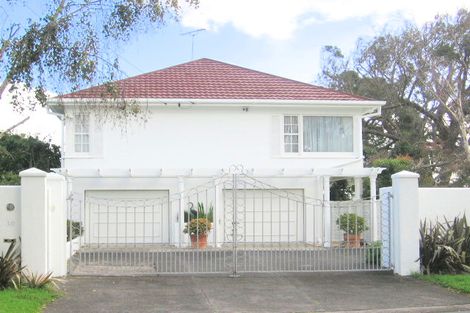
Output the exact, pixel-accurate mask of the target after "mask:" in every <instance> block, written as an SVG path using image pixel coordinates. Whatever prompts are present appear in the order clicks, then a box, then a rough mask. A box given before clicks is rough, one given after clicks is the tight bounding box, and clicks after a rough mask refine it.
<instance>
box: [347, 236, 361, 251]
mask: <svg viewBox="0 0 470 313" xmlns="http://www.w3.org/2000/svg"><path fill="white" fill-rule="evenodd" d="M344 243H345V244H346V247H348V248H360V247H361V235H359V234H357V235H356V234H347V233H345V234H344Z"/></svg>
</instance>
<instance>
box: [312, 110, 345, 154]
mask: <svg viewBox="0 0 470 313" xmlns="http://www.w3.org/2000/svg"><path fill="white" fill-rule="evenodd" d="M303 124H304V125H303V137H304V152H352V151H353V119H352V117H341V116H304V118H303Z"/></svg>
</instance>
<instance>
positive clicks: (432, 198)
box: [419, 188, 470, 221]
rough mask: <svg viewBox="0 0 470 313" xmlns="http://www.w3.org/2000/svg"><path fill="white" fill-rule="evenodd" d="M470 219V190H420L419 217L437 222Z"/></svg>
mask: <svg viewBox="0 0 470 313" xmlns="http://www.w3.org/2000/svg"><path fill="white" fill-rule="evenodd" d="M463 214H466V216H467V218H469V217H470V188H419V217H420V219H421V220H422V221H423V220H424V219H427V220H431V221H435V220H436V219H439V220H440V221H444V218H446V219H448V220H453V219H454V217H456V216H463Z"/></svg>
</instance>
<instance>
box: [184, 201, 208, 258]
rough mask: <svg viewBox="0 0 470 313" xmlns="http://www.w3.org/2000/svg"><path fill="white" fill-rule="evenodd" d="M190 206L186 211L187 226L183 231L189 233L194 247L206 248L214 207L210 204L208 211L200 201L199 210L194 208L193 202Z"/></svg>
mask: <svg viewBox="0 0 470 313" xmlns="http://www.w3.org/2000/svg"><path fill="white" fill-rule="evenodd" d="M190 206H191V207H190V209H189V211H187V212H184V213H185V214H184V221H185V222H186V226H185V228H184V230H183V232H184V233H185V234H189V236H190V238H191V247H192V248H197V249H204V248H206V247H207V234H208V233H209V231H210V230H211V229H212V221H213V207H212V205H210V206H209V209H208V210H207V212H206V209H205V207H204V204H203V203H201V202H198V204H197V210H195V209H194V208H193V206H194V205H193V204H192V203H190Z"/></svg>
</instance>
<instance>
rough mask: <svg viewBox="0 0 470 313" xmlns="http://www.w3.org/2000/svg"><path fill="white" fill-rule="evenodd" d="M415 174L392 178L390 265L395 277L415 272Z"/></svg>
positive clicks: (417, 253)
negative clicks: (392, 266) (391, 244)
mask: <svg viewBox="0 0 470 313" xmlns="http://www.w3.org/2000/svg"><path fill="white" fill-rule="evenodd" d="M418 178H419V174H416V173H412V172H408V171H402V172H399V173H396V174H393V175H392V191H393V210H392V227H393V228H392V236H393V252H392V255H393V262H392V263H393V265H394V272H395V273H396V274H399V275H402V276H403V275H411V274H412V273H413V272H418V271H419V261H418V258H419V200H418Z"/></svg>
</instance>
